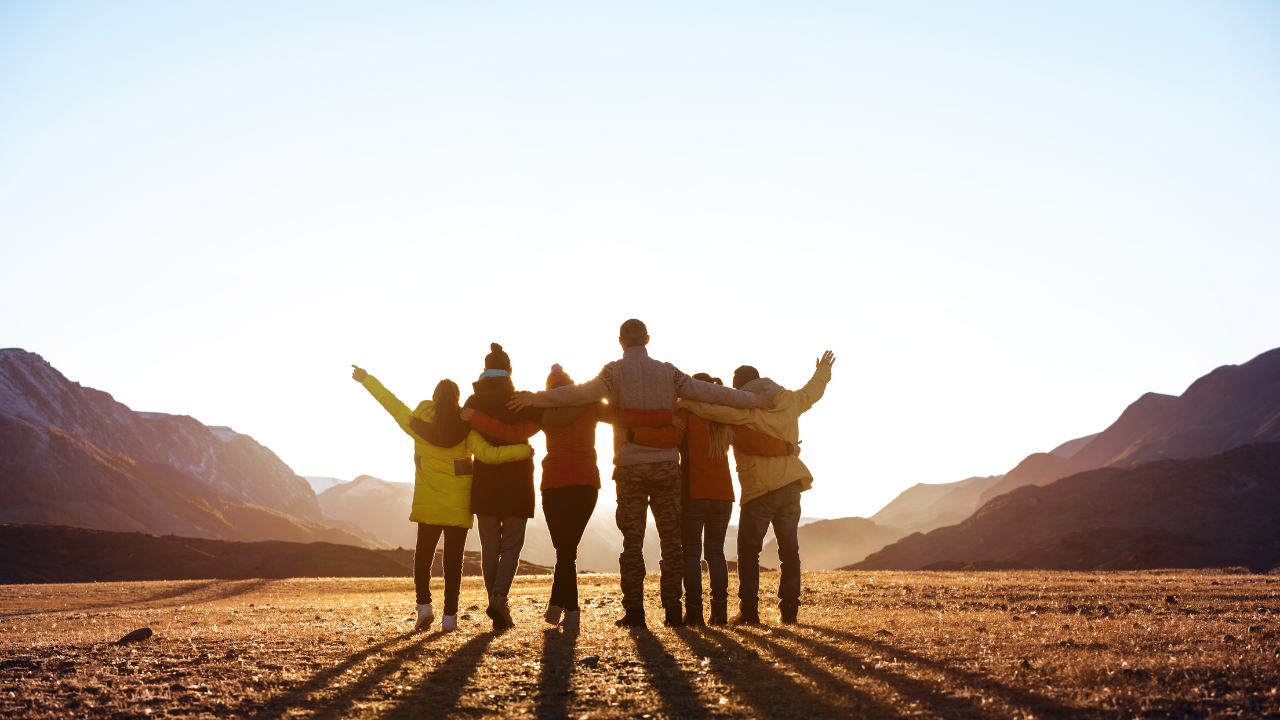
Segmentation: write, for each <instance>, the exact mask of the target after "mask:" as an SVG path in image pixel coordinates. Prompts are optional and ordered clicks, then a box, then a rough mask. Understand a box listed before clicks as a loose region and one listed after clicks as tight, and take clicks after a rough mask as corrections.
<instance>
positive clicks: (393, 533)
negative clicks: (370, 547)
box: [316, 475, 418, 548]
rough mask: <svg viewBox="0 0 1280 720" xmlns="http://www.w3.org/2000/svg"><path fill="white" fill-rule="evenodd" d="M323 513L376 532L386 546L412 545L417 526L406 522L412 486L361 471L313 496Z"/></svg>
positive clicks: (415, 540)
mask: <svg viewBox="0 0 1280 720" xmlns="http://www.w3.org/2000/svg"><path fill="white" fill-rule="evenodd" d="M316 498H317V499H318V500H319V501H320V508H321V509H323V510H324V512H325V514H326V515H328V516H329V517H331V518H334V519H337V520H343V521H346V522H349V523H351V524H353V525H356V526H358V527H360V528H363V529H364V530H367V531H368V532H370V533H372V534H374V535H377V536H378V539H379V540H382V541H383V542H384V543H386V544H387V545H388V546H389V547H403V548H412V547H413V546H414V545H415V544H416V543H417V541H418V526H417V525H416V524H415V523H411V522H409V508H410V506H411V505H412V504H413V486H412V485H409V484H407V483H393V482H387V481H386V480H381V479H378V478H376V477H373V476H372V475H361V476H360V477H358V478H356V479H355V480H352V481H351V482H349V483H341V484H337V485H334V486H332V487H330V488H329V489H328V490H325V491H324V492H322V493H320V494H319V495H317V496H316Z"/></svg>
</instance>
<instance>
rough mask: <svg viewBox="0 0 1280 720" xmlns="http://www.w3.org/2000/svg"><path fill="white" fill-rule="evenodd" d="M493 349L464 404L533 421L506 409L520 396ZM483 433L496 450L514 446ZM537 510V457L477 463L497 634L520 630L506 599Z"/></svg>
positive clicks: (475, 506)
mask: <svg viewBox="0 0 1280 720" xmlns="http://www.w3.org/2000/svg"><path fill="white" fill-rule="evenodd" d="M489 347H490V349H491V350H492V352H490V353H489V354H488V355H486V356H485V358H484V372H483V373H481V374H480V379H479V380H477V381H476V382H474V383H472V385H471V387H472V388H473V389H474V390H475V393H474V394H473V395H472V396H471V397H469V398H467V402H466V404H465V406H466V407H468V408H472V409H474V410H479V411H481V412H483V413H484V414H486V415H488V416H489V417H491V418H494V419H497V420H499V421H501V422H504V423H507V424H511V425H515V424H517V423H519V422H521V421H522V420H526V419H528V418H526V417H525V416H524V415H523V414H522V413H520V412H519V411H515V410H510V409H508V408H507V401H508V400H510V399H511V395H512V394H513V393H514V392H515V386H514V385H512V383H511V358H509V357H507V354H506V353H505V352H503V351H502V346H501V345H499V344H498V343H493V344H492V345H490V346H489ZM481 435H482V436H483V437H484V439H485V440H486V441H488V442H489V443H490V444H491V445H494V446H500V445H512V444H515V443H511V442H507V441H505V440H502V439H501V438H496V437H493V436H490V435H485V434H484V433H481ZM533 506H534V492H533V460H532V459H530V460H520V461H516V462H510V463H503V464H501V465H489V464H487V463H484V462H480V461H479V460H476V462H475V470H474V473H473V475H472V480H471V512H473V513H475V514H476V525H477V526H478V528H479V530H480V548H481V566H482V567H483V569H484V586H485V590H487V591H488V593H489V607H488V609H487V610H486V611H485V612H486V614H487V615H488V616H489V617H490V618H491V619H492V620H493V629H494V630H495V631H501V630H504V629H506V628H510V627H515V623H514V622H512V620H511V610H510V608H509V607H508V606H507V595H508V593H510V591H511V582H512V580H513V579H514V578H515V575H516V569H517V568H518V567H519V565H520V550H521V549H522V548H523V547H524V530H525V525H526V524H527V523H528V522H529V518H531V517H533Z"/></svg>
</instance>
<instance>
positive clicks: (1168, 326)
mask: <svg viewBox="0 0 1280 720" xmlns="http://www.w3.org/2000/svg"><path fill="white" fill-rule="evenodd" d="M1277 198H1280V5H1277V4H1275V3H1268V2H1253V3H1249V2H1238V3H1231V2H1220V3H1168V2H1151V3H1123V4H1118V3H1114V2H1099V3H1092V4H1090V3H1079V2H1070V3H1059V4H1051V3H1033V4H1027V3H1020V2H1009V3H994V4H987V3H951V2H934V3H926V2H921V3H865V4H854V3H807V4H799V3H743V2H732V3H729V2H725V3H702V4H698V5H697V6H696V7H690V4H689V3H661V4H660V3H631V4H619V3H581V4H555V3H537V4H531V3H510V4H506V3H484V4H479V3H451V4H448V5H446V4H443V3H411V2H404V3H378V4H376V5H375V4H372V3H357V4H351V3H332V4H328V5H322V4H319V3H311V2H307V3H294V4H289V3H256V2H249V3H240V4H235V3H229V2H217V3H212V2H209V3H198V2H189V3H188V2H184V3H171V2H154V3H125V4H121V3H96V4H95V3H58V2H38V3H37V2H29V3H23V2H6V3H4V4H3V5H0V307H2V308H3V314H2V315H0V347H21V348H25V349H27V350H31V351H33V352H37V353H40V354H41V355H43V356H44V357H45V358H46V359H48V360H49V361H50V362H52V363H53V364H54V365H55V366H56V367H57V368H58V369H60V370H61V371H62V372H63V373H65V374H66V375H67V376H68V377H69V378H71V379H72V380H75V381H78V382H80V383H82V384H84V385H88V386H91V387H96V388H99V389H103V390H106V391H108V392H110V393H112V394H113V395H114V396H115V397H116V398H117V399H118V400H120V401H122V402H124V403H126V404H128V405H129V406H131V407H133V408H134V409H137V410H148V411H162V412H170V413H180V414H188V415H192V416H194V417H196V418H197V419H199V420H201V421H202V422H205V423H208V424H212V425H230V426H231V427H233V428H235V429H236V430H238V431H240V432H244V433H248V434H250V435H252V436H253V437H255V438H256V439H257V440H259V441H260V442H262V443H264V444H266V445H267V446H269V447H270V448H272V449H273V450H275V451H276V452H277V453H278V454H279V455H280V456H281V457H282V458H283V459H284V460H285V461H286V462H288V463H289V464H290V465H291V466H292V467H293V468H294V469H295V470H296V471H298V472H299V473H303V474H309V475H332V476H337V477H348V478H349V477H354V476H355V475H358V474H362V473H368V474H372V475H377V476H379V477H382V478H385V479H388V480H398V481H405V482H408V481H411V480H412V463H411V458H410V452H411V449H410V446H409V445H408V442H407V440H406V439H405V438H404V437H403V436H402V435H400V434H399V432H398V431H397V430H396V429H395V427H394V425H393V424H392V423H391V421H390V420H389V419H388V418H387V417H386V416H385V414H383V412H382V410H381V409H379V408H378V407H377V406H376V404H375V403H374V402H373V401H372V400H371V399H370V398H369V397H368V395H367V394H366V393H365V392H364V391H363V390H362V389H361V388H360V387H359V386H357V385H356V384H355V383H354V382H352V381H351V380H350V379H349V373H350V367H349V366H350V364H351V363H358V364H360V365H361V366H363V367H365V368H366V369H368V370H369V371H370V372H372V373H373V374H375V375H376V376H378V377H379V378H381V379H382V380H383V381H384V382H385V383H386V384H387V385H388V387H390V388H391V389H392V390H393V391H395V392H397V393H398V394H399V395H400V396H401V398H402V399H404V400H405V401H406V402H409V403H410V404H414V403H416V402H417V401H418V400H420V399H423V398H426V397H429V395H430V393H431V390H432V388H433V387H434V385H435V383H436V382H437V381H438V380H439V379H440V378H442V377H449V378H453V379H454V380H455V381H458V382H459V384H461V385H462V386H463V387H464V388H467V387H468V386H469V383H470V382H472V381H474V380H475V377H476V375H478V374H479V372H480V370H481V369H482V361H483V357H484V355H485V353H486V352H487V349H488V344H489V343H490V342H495V341H496V342H500V343H502V344H503V345H504V346H505V347H506V349H507V351H508V352H509V353H510V355H511V357H512V360H513V362H514V363H515V378H514V379H515V380H516V383H517V385H518V386H522V387H526V388H532V389H538V388H541V387H542V386H543V384H544V382H545V377H546V374H547V370H548V368H549V366H550V365H551V363H553V362H560V363H563V364H564V366H565V368H566V369H567V370H568V371H569V372H570V373H571V374H572V375H573V377H574V378H575V379H577V380H586V379H589V378H590V377H591V376H593V375H594V374H595V373H596V372H597V371H598V370H599V368H600V367H601V366H602V365H603V364H604V363H605V362H607V361H609V360H611V359H613V358H615V357H617V356H618V355H619V348H618V345H617V341H616V339H615V338H616V337H617V328H618V325H619V324H620V323H621V321H623V320H625V319H626V318H628V317H639V318H641V319H643V320H644V321H645V322H647V323H648V325H649V328H650V331H651V333H652V335H653V343H652V345H651V346H650V349H651V353H652V355H653V356H655V357H658V358H660V359H663V360H670V361H672V362H674V363H675V364H676V365H677V366H679V367H680V368H681V369H683V370H685V371H686V372H689V373H694V372H699V371H705V372H710V373H712V374H715V375H719V376H721V377H724V378H726V379H728V378H729V377H730V375H731V374H732V372H733V369H734V368H735V367H736V366H738V365H740V364H743V363H749V364H752V365H755V366H756V367H758V368H760V370H761V372H762V373H764V374H765V375H769V376H772V377H773V378H774V379H776V380H778V381H779V382H781V383H783V384H784V385H786V386H788V387H798V386H800V385H801V384H803V383H804V382H805V381H806V380H807V379H808V377H809V375H810V373H811V372H812V369H813V363H814V359H815V358H816V357H818V355H819V354H821V352H822V351H823V350H825V349H828V348H830V349H832V350H834V351H835V352H836V353H837V355H838V357H839V360H838V361H837V363H836V366H835V379H834V380H833V381H832V383H831V385H830V387H829V389H828V391H827V395H826V397H825V398H824V399H823V400H822V402H821V403H819V404H818V405H817V407H815V408H814V409H813V411H812V412H811V413H810V414H809V415H807V416H806V417H805V418H804V419H803V420H802V422H801V429H802V433H803V436H804V439H805V444H804V447H805V451H804V455H803V458H804V460H805V461H806V462H807V463H808V465H809V467H810V468H811V469H812V470H813V472H814V476H815V478H816V482H815V485H814V489H813V491H812V492H810V493H806V496H805V500H804V503H805V511H804V512H805V515H809V516H818V517H840V516H847V515H869V514H871V513H874V512H875V511H876V510H877V509H879V508H880V507H881V506H882V505H884V504H885V503H886V502H888V501H889V500H890V499H892V498H893V496H894V495H896V494H897V493H898V492H900V491H901V490H903V489H905V488H907V487H909V486H911V485H913V484H915V483H917V482H949V481H954V480H960V479H962V478H965V477H968V476H971V475H988V474H995V473H1002V472H1005V471H1007V470H1009V469H1010V468H1011V467H1013V465H1015V464H1016V463H1017V462H1018V461H1019V460H1020V459H1021V458H1022V457H1024V456H1025V455H1027V454H1028V453H1030V452H1034V451H1043V450H1048V449H1050V448H1052V447H1053V446H1055V445H1057V444H1059V443H1061V442H1063V441H1065V440H1069V439H1071V438H1073V437H1077V436H1080V435H1085V434H1089V433H1092V432H1096V431H1099V430H1101V429H1103V428H1105V427H1106V426H1107V425H1108V424H1109V423H1110V422H1111V421H1112V420H1114V419H1115V418H1116V416H1117V415H1118V414H1119V413H1120V412H1121V411H1122V410H1123V409H1124V407H1125V406H1126V405H1127V404H1129V403H1130V402H1132V401H1133V400H1135V399H1137V397H1138V396H1139V395H1141V394H1142V393H1143V392H1146V391H1157V392H1164V393H1173V394H1178V393H1181V392H1182V391H1183V390H1184V389H1185V387H1186V386H1187V385H1188V384H1189V383H1190V382H1192V381H1193V380H1195V379H1196V378H1197V377H1199V376H1200V375H1203V374H1204V373H1206V372H1208V371H1209V370H1211V369H1213V368H1214V367H1216V366H1219V365H1224V364H1232V363H1241V362H1245V361H1247V360H1249V359H1250V358H1251V357H1253V356H1255V355H1257V354H1258V353H1260V352H1263V351H1265V350H1268V349H1270V348H1272V347H1275V346H1277V345H1280V320H1277V318H1278V317H1280V312H1278V311H1280V300H1278V299H1280V293H1278V292H1277V289H1276V277H1277V270H1280V202H1277ZM599 449H600V451H601V454H602V459H603V460H604V463H605V464H606V465H607V464H608V462H609V459H610V455H611V453H610V451H609V448H608V446H607V444H606V443H605V442H604V441H603V436H602V441H601V443H600V444H599ZM606 491H607V492H609V491H611V488H610V487H609V486H608V484H606Z"/></svg>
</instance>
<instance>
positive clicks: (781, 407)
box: [678, 366, 831, 505]
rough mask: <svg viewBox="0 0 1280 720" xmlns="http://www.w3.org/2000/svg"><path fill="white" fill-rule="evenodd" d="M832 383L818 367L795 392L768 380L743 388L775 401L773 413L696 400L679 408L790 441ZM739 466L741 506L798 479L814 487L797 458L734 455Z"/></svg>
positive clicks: (825, 370) (826, 370)
mask: <svg viewBox="0 0 1280 720" xmlns="http://www.w3.org/2000/svg"><path fill="white" fill-rule="evenodd" d="M829 382H831V368H830V367H823V366H819V367H818V369H817V370H816V371H814V373H813V377H812V378H810V379H809V382H807V383H805V385H804V387H802V388H800V389H799V390H796V391H795V392H792V391H790V390H787V389H786V388H784V387H782V386H781V385H778V384H777V383H775V382H773V381H772V380H770V379H769V378H759V379H757V380H752V381H751V382H749V383H747V384H746V385H744V386H743V387H742V389H743V390H747V391H749V392H758V393H760V394H762V395H765V396H767V397H771V398H773V401H774V403H775V405H774V408H773V410H761V409H759V408H732V407H725V406H724V405H711V404H709V403H704V402H697V401H694V400H681V401H680V403H679V405H678V407H681V408H687V409H689V410H690V411H692V412H693V413H695V414H697V415H699V416H700V417H703V418H705V419H707V420H715V421H716V422H722V423H727V424H729V425H746V426H747V427H749V428H751V429H752V430H755V431H756V432H759V433H763V434H765V435H768V436H770V437H775V438H777V439H779V440H786V441H788V442H798V441H799V440H800V415H801V414H803V413H805V412H807V411H808V410H809V408H811V407H813V404H814V403H816V402H818V400H819V399H821V398H822V393H823V392H824V391H825V390H826V389H827V383H829ZM733 456H734V459H735V460H736V462H737V465H738V483H739V484H740V485H742V500H741V504H743V505H746V504H747V503H748V502H751V501H752V500H754V499H756V498H758V497H760V496H761V495H764V494H765V493H767V492H769V491H770V490H777V489H778V488H780V487H783V486H785V485H790V484H791V483H793V482H795V481H797V480H799V481H800V489H801V490H808V489H809V488H810V487H812V486H813V474H812V473H810V472H809V468H807V467H805V465H804V463H802V462H800V458H798V457H796V456H795V455H783V456H780V457H767V456H763V455H740V454H738V453H737V452H734V454H733Z"/></svg>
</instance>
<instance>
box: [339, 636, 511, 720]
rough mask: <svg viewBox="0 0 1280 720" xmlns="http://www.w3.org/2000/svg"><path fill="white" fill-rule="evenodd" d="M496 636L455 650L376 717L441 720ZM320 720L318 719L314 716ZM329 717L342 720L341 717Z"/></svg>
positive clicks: (448, 711) (472, 641)
mask: <svg viewBox="0 0 1280 720" xmlns="http://www.w3.org/2000/svg"><path fill="white" fill-rule="evenodd" d="M496 637H497V635H496V634H494V633H492V632H486V633H481V634H479V635H476V636H475V637H473V638H471V639H470V640H468V641H467V642H466V644H464V645H463V646H462V647H460V648H458V649H457V650H455V651H454V652H453V654H452V655H450V656H449V657H448V658H447V659H445V661H444V662H442V663H440V664H439V665H437V666H436V667H435V669H433V670H432V671H431V672H430V673H428V674H427V676H426V677H424V678H422V680H420V681H418V683H417V684H416V685H415V686H414V687H413V688H412V690H410V691H409V692H407V693H405V694H404V695H402V696H400V698H399V700H398V702H396V703H395V704H394V705H392V706H391V707H390V708H388V709H387V711H386V712H384V713H382V714H381V715H380V716H379V717H382V718H396V717H412V718H428V719H432V718H444V717H447V716H448V715H449V713H451V712H453V711H454V709H455V708H456V707H457V705H458V700H459V699H460V698H461V697H462V693H463V691H464V690H466V688H467V681H468V680H470V679H471V675H472V674H473V673H475V671H476V668H477V667H478V666H479V665H480V660H481V659H482V658H483V657H484V654H485V651H486V650H488V648H489V644H490V643H492V642H493V640H494V638H496ZM317 717H320V716H317ZM331 717H346V715H344V714H339V715H334V716H331Z"/></svg>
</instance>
